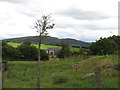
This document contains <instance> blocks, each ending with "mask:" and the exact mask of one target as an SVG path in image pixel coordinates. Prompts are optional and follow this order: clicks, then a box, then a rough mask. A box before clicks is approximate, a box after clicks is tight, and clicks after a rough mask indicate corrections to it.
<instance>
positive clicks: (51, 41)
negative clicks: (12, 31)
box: [5, 36, 90, 47]
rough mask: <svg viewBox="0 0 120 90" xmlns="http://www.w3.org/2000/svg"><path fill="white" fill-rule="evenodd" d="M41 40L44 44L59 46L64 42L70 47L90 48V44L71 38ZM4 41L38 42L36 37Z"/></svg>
mask: <svg viewBox="0 0 120 90" xmlns="http://www.w3.org/2000/svg"><path fill="white" fill-rule="evenodd" d="M42 38H43V39H44V40H43V42H42V43H44V44H51V45H60V43H61V42H64V43H66V44H69V45H72V46H81V47H88V46H90V43H88V42H83V41H80V40H76V39H71V38H64V39H59V38H56V37H49V36H47V37H42ZM5 40H7V41H12V42H24V41H31V42H38V36H27V37H20V38H10V39H5Z"/></svg>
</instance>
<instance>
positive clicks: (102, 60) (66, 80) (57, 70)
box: [3, 55, 118, 88]
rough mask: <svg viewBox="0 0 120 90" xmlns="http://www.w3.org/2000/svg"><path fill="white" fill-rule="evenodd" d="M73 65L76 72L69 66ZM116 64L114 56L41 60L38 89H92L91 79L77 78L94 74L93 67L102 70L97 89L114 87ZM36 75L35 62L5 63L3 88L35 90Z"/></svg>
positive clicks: (115, 84) (116, 80) (93, 85)
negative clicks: (6, 68)
mask: <svg viewBox="0 0 120 90" xmlns="http://www.w3.org/2000/svg"><path fill="white" fill-rule="evenodd" d="M76 63H77V65H78V70H75V68H73V67H72V65H73V64H76ZM117 63H118V56H117V55H108V56H91V57H90V58H88V59H84V58H82V57H80V56H79V57H73V58H72V57H71V58H66V59H64V60H59V59H51V60H50V61H42V62H41V64H40V69H41V71H40V81H41V83H40V84H41V88H95V76H90V77H87V78H84V79H81V78H80V77H81V76H82V75H85V74H88V73H91V72H94V71H95V68H96V66H100V67H102V66H104V67H106V68H105V69H104V70H102V73H101V79H100V81H101V88H117V87H118V70H116V69H114V68H113V66H114V65H115V64H117ZM108 66H109V67H108ZM110 66H111V67H110ZM36 74H37V73H36V62H32V61H31V62H30V61H9V62H8V70H7V71H5V72H3V78H4V79H3V87H4V88H36Z"/></svg>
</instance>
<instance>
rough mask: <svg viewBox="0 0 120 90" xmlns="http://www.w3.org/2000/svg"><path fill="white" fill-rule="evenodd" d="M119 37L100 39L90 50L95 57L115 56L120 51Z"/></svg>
mask: <svg viewBox="0 0 120 90" xmlns="http://www.w3.org/2000/svg"><path fill="white" fill-rule="evenodd" d="M118 40H120V37H119V36H112V37H108V38H100V39H99V40H97V41H96V42H94V43H92V45H91V46H90V49H91V51H92V54H93V55H106V54H113V53H114V52H115V51H116V50H118V49H119V44H120V43H119V42H120V41H118Z"/></svg>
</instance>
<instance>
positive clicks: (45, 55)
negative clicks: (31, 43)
mask: <svg viewBox="0 0 120 90" xmlns="http://www.w3.org/2000/svg"><path fill="white" fill-rule="evenodd" d="M40 52H41V54H40V56H41V60H42V61H48V60H49V55H48V54H47V53H46V51H45V50H40Z"/></svg>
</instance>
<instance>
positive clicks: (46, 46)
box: [8, 42, 79, 52]
mask: <svg viewBox="0 0 120 90" xmlns="http://www.w3.org/2000/svg"><path fill="white" fill-rule="evenodd" d="M8 44H9V45H11V46H13V47H15V48H17V47H18V46H19V45H21V44H22V43H13V42H9V43H8ZM32 45H33V46H36V47H38V44H34V43H33V44H32ZM50 47H52V48H60V46H55V45H46V44H42V45H41V49H42V50H46V49H47V48H50ZM70 49H71V51H76V52H79V48H74V47H71V48H70Z"/></svg>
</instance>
